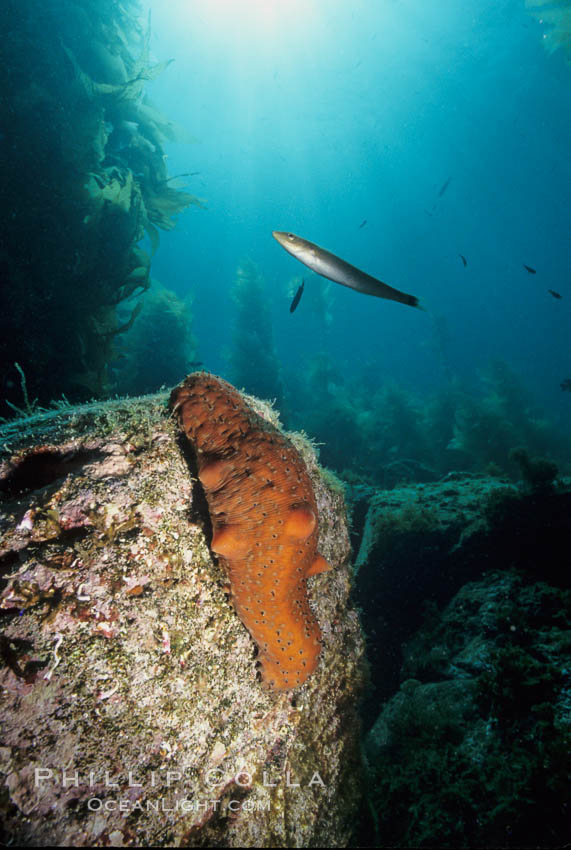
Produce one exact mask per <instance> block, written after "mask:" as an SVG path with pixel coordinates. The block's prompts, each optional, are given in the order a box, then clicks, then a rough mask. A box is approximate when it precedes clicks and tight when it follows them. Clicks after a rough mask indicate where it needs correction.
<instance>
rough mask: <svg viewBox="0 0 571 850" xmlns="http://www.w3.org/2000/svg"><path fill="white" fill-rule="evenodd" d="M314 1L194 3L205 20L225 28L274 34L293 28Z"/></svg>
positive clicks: (199, 0)
mask: <svg viewBox="0 0 571 850" xmlns="http://www.w3.org/2000/svg"><path fill="white" fill-rule="evenodd" d="M311 5H312V2H311V0H193V2H192V0H191V2H190V3H189V6H192V7H193V8H194V9H195V10H196V12H197V13H198V14H199V15H200V17H201V18H203V20H205V21H206V20H208V21H210V22H215V23H217V24H218V25H219V26H223V27H224V28H225V29H227V28H228V27H231V28H233V29H237V30H239V29H240V28H241V27H243V28H245V29H248V30H259V31H260V32H264V31H265V32H266V33H267V32H271V31H272V30H275V29H277V28H282V27H284V26H289V25H290V24H291V23H292V22H294V21H295V20H296V18H297V17H298V16H299V15H301V14H302V13H307V11H308V9H309V8H310V7H311Z"/></svg>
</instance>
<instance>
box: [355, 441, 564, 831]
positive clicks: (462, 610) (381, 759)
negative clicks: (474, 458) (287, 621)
mask: <svg viewBox="0 0 571 850" xmlns="http://www.w3.org/2000/svg"><path fill="white" fill-rule="evenodd" d="M523 462H524V466H525V469H527V470H528V471H531V472H532V473H533V474H529V475H527V476H526V478H527V480H525V481H524V482H523V483H521V484H520V485H516V484H513V483H511V482H509V481H507V480H505V479H504V480H502V479H500V478H493V477H489V476H484V475H471V476H470V475H467V474H456V475H454V474H451V475H448V476H446V477H445V478H444V479H443V480H442V481H440V482H437V483H435V484H425V485H417V486H416V487H412V486H407V487H401V488H396V489H395V490H392V491H390V492H386V491H385V492H378V493H377V494H376V495H375V496H374V498H373V499H372V500H371V503H370V507H369V510H368V513H367V516H366V520H365V525H364V533H363V537H362V543H361V548H360V552H359V556H358V558H357V568H358V575H357V578H356V582H355V585H356V593H357V599H358V602H359V604H360V606H361V609H362V617H363V623H364V628H365V632H366V634H367V637H368V641H369V642H368V647H367V650H368V655H369V658H370V661H371V675H372V680H373V684H374V686H375V691H374V693H373V694H371V695H369V698H368V700H367V703H366V713H365V721H366V724H367V726H369V727H371V728H370V731H369V733H368V734H367V736H366V738H365V751H366V757H367V762H368V770H369V783H368V789H369V793H368V799H369V806H370V810H371V811H372V812H373V814H374V821H375V823H374V827H375V828H374V829H373V830H372V831H371V834H370V835H369V836H364V838H365V839H366V840H369V841H371V843H375V845H376V846H378V845H379V844H380V845H381V846H388V847H402V846H406V847H554V846H561V845H562V844H564V843H565V840H566V836H567V835H568V819H569V816H568V800H567V790H568V783H569V775H570V774H571V758H570V755H569V753H570V752H571V749H570V743H571V738H570V733H571V701H570V694H571V675H570V670H569V647H570V639H569V635H570V633H571V632H570V625H571V580H570V575H569V554H568V542H569V537H570V532H571V520H570V517H571V510H570V509H571V481H569V479H563V480H559V481H554V480H553V478H554V475H553V473H554V470H553V467H551V466H549V467H548V466H547V465H546V464H545V463H540V461H538V460H535V461H531V460H530V459H529V458H528V457H527V455H525V456H524V460H523ZM548 471H549V472H550V475H547V472H548ZM555 472H556V470H555ZM550 479H551V480H550ZM373 833H374V834H373Z"/></svg>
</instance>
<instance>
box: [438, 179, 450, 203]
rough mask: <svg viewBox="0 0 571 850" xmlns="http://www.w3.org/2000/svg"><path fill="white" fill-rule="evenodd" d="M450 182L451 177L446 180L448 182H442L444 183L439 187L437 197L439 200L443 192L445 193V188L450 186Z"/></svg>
mask: <svg viewBox="0 0 571 850" xmlns="http://www.w3.org/2000/svg"><path fill="white" fill-rule="evenodd" d="M451 180H452V178H451V177H449V178H448V180H445V181H444V183H443V184H442V186H441V187H440V191H439V192H438V197H439V198H441V197H442V195H443V194H444V192H445V191H446V190H447V188H448V187H449V186H450V181H451Z"/></svg>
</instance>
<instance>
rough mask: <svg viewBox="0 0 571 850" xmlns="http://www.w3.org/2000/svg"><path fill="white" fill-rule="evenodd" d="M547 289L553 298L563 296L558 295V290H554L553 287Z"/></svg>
mask: <svg viewBox="0 0 571 850" xmlns="http://www.w3.org/2000/svg"><path fill="white" fill-rule="evenodd" d="M547 291H548V292H549V293H551V295H553V297H554V298H563V296H562V295H560V294H559V293H558V292H555V290H554V289H548V290H547Z"/></svg>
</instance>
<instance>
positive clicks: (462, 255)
mask: <svg viewBox="0 0 571 850" xmlns="http://www.w3.org/2000/svg"><path fill="white" fill-rule="evenodd" d="M458 256H459V257H460V259H461V260H462V262H463V263H464V268H466V266H467V265H468V260H467V259H466V257H465V256H464V254H458Z"/></svg>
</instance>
